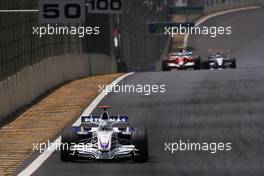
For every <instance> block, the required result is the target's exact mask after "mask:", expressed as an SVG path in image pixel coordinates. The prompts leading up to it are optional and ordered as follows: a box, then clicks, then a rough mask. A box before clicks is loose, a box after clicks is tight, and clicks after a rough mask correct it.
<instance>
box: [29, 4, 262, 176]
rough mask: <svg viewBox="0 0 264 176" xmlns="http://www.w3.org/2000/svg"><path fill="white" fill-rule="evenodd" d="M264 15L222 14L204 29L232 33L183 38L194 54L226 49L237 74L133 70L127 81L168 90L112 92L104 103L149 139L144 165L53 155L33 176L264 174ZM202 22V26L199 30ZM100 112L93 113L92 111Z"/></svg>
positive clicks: (259, 11) (230, 72)
mask: <svg viewBox="0 0 264 176" xmlns="http://www.w3.org/2000/svg"><path fill="white" fill-rule="evenodd" d="M263 18H264V10H263V9H258V10H249V11H244V12H239V13H233V14H228V15H224V16H220V17H216V18H213V19H211V20H209V21H207V22H206V23H205V24H206V25H209V26H210V25H216V26H219V25H222V26H232V31H233V34H232V35H231V36H224V37H219V38H216V39H211V38H210V37H204V36H197V37H192V38H191V39H190V40H189V44H190V45H191V46H192V47H194V48H195V51H196V53H197V54H201V55H202V56H204V55H205V54H206V53H207V51H208V49H209V48H221V49H230V54H231V55H232V56H235V57H236V58H237V66H238V68H237V69H234V70H232V69H230V70H222V71H209V70H202V71H171V72H156V73H137V74H135V75H133V76H130V77H128V78H127V79H125V80H124V83H127V84H166V85H167V87H166V93H165V94H159V95H150V96H144V95H142V94H135V93H126V94H125V93H123V94H122V93H121V94H111V95H109V96H107V97H106V98H105V99H104V100H103V102H101V104H102V105H111V106H113V110H111V112H112V113H119V114H124V115H126V114H127V115H129V116H130V124H131V126H143V125H144V126H145V127H146V128H147V129H148V134H149V150H150V159H149V162H147V163H141V164H140V163H133V162H83V161H82V162H76V163H63V162H61V161H60V157H59V152H55V153H54V154H53V155H52V156H51V157H50V158H49V159H48V160H47V161H46V162H45V163H44V164H43V165H42V166H41V167H40V168H39V169H38V170H37V171H36V172H35V173H34V175H43V176H44V175H57V176H58V175H63V176H67V175H93V176H101V175H104V176H105V175H111V176H118V175H131V176H132V175H133V176H136V175H151V176H152V175H173V176H177V175H179V176H185V175H194V176H207V175H208V176H231V175H234V176H238V175H239V176H249V175H252V176H253V175H254V176H258V175H259V176H263V175H264V167H263V166H264V149H263V146H264V137H263V136H264V130H263V129H264V48H263V46H264V45H263V43H264V30H263V28H264V20H263ZM205 24H203V25H205ZM97 112H98V111H97ZM187 139H189V140H190V141H192V142H232V150H231V151H229V152H227V151H225V152H223V151H222V152H217V153H216V154H211V153H209V152H201V151H188V152H187V151H178V152H175V153H174V154H173V155H172V154H170V153H169V152H165V151H164V142H178V141H179V140H183V141H186V140H187Z"/></svg>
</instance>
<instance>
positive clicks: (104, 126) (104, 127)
mask: <svg viewBox="0 0 264 176" xmlns="http://www.w3.org/2000/svg"><path fill="white" fill-rule="evenodd" d="M98 130H99V131H112V130H113V125H112V124H111V122H107V121H102V122H101V123H100V124H99V128H98Z"/></svg>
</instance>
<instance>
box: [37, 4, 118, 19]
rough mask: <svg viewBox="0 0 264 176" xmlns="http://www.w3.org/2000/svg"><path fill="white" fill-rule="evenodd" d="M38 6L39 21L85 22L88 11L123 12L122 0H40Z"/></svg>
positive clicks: (99, 12)
mask: <svg viewBox="0 0 264 176" xmlns="http://www.w3.org/2000/svg"><path fill="white" fill-rule="evenodd" d="M38 7H39V23H83V22H85V16H86V15H85V14H86V13H96V14H118V13H121V12H122V0H39V3H38ZM86 7H87V8H86Z"/></svg>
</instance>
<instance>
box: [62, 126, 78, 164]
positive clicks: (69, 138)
mask: <svg viewBox="0 0 264 176" xmlns="http://www.w3.org/2000/svg"><path fill="white" fill-rule="evenodd" d="M78 141H79V139H78V134H77V133H76V132H75V131H74V130H73V129H72V128H65V129H64V131H63V133H62V135H61V148H60V157H61V161H64V162H68V161H74V160H75V156H73V155H71V153H72V151H71V150H70V148H71V146H72V145H73V144H78Z"/></svg>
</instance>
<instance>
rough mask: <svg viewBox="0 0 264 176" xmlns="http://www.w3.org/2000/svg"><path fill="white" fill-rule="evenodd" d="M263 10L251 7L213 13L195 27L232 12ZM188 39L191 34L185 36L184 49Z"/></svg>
mask: <svg viewBox="0 0 264 176" xmlns="http://www.w3.org/2000/svg"><path fill="white" fill-rule="evenodd" d="M258 8H261V7H260V6H251V7H243V8H238V9H231V10H226V11H222V12H217V13H213V14H211V15H208V16H206V17H205V18H202V19H200V20H199V21H198V22H196V23H195V26H199V25H201V24H202V23H204V22H206V21H207V20H209V19H211V18H214V17H217V16H221V15H225V14H228V13H232V12H238V11H243V10H251V9H258ZM188 39H189V34H186V35H185V36H184V41H183V47H184V48H186V47H187V45H188Z"/></svg>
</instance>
